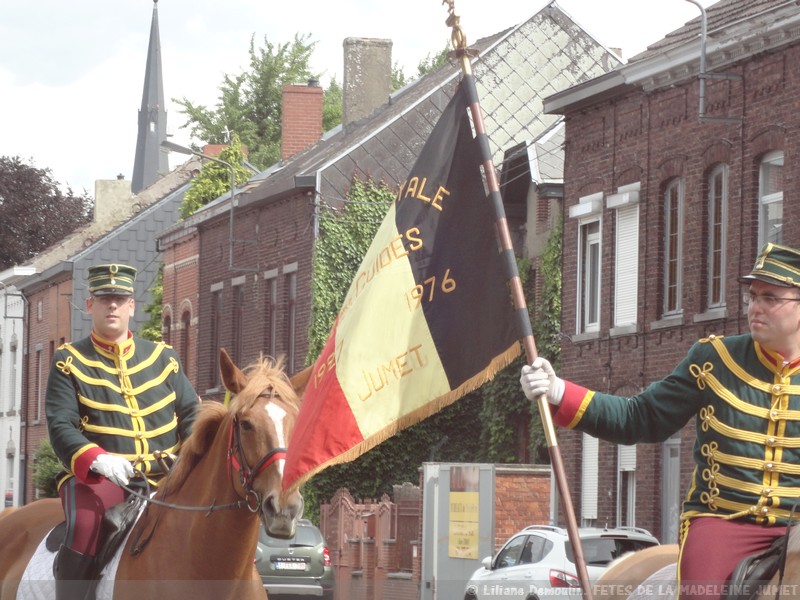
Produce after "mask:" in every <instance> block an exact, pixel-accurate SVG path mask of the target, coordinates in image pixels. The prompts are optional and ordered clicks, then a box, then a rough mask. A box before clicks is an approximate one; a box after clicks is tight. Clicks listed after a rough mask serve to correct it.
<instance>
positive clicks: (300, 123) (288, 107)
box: [281, 80, 322, 160]
mask: <svg viewBox="0 0 800 600" xmlns="http://www.w3.org/2000/svg"><path fill="white" fill-rule="evenodd" d="M312 83H313V84H314V85H312ZM321 137H322V88H321V87H319V84H318V83H317V82H315V81H314V80H312V81H311V82H309V85H307V86H306V85H288V86H286V87H284V88H283V112H282V114H281V158H282V159H283V160H286V159H287V158H290V157H292V156H294V155H295V154H297V153H298V152H300V151H301V150H305V149H306V148H308V147H309V146H311V145H312V144H315V143H317V142H318V141H319V139H320V138H321Z"/></svg>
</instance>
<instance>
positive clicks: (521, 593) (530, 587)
mask: <svg viewBox="0 0 800 600" xmlns="http://www.w3.org/2000/svg"><path fill="white" fill-rule="evenodd" d="M578 534H579V536H580V538H581V546H582V547H583V555H584V558H585V559H586V570H587V571H588V574H589V580H590V581H591V582H592V583H594V582H595V581H596V580H597V578H598V577H600V575H601V574H602V573H603V571H605V569H606V568H607V567H608V564H609V563H610V562H611V561H612V560H614V559H615V558H619V557H620V556H622V555H623V554H626V553H628V552H633V551H636V550H643V549H644V548H647V547H649V546H656V545H658V540H657V539H656V538H655V537H653V536H652V535H651V534H650V532H648V531H647V530H645V529H639V528H629V527H614V528H605V529H601V528H593V527H584V528H581V529H579V531H578ZM482 563H483V566H482V567H480V568H479V569H477V570H476V571H475V572H474V573H473V574H472V577H470V579H469V581H468V582H467V586H466V589H465V590H464V600H488V599H497V598H505V597H508V596H513V597H519V598H525V599H526V600H537V599H540V598H544V597H547V596H556V595H558V596H564V595H572V594H573V593H574V595H576V596H580V595H581V588H580V580H579V579H578V571H577V568H576V566H575V557H574V555H573V551H572V544H571V543H570V541H569V534H568V533H567V530H566V529H563V528H561V527H553V526H550V525H531V526H530V527H526V528H525V529H523V530H522V531H520V532H518V533H515V534H514V535H513V536H511V538H510V539H509V540H508V541H507V542H506V543H505V544H504V545H503V547H502V548H501V549H500V551H499V552H498V553H497V555H496V556H495V557H494V559H492V557H491V556H487V557H486V558H484V559H483V561H482Z"/></svg>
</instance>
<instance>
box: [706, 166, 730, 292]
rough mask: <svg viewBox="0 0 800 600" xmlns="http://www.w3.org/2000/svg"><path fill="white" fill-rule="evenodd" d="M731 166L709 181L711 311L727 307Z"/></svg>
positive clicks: (709, 281)
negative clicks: (729, 179) (726, 253)
mask: <svg viewBox="0 0 800 600" xmlns="http://www.w3.org/2000/svg"><path fill="white" fill-rule="evenodd" d="M727 217H728V165H719V166H718V167H716V168H715V169H714V170H713V171H711V175H709V178H708V290H707V292H706V293H707V294H708V296H707V297H708V307H709V308H713V307H717V306H722V305H724V304H725V246H726V244H727V237H728V232H727V228H726V227H725V224H726V222H727Z"/></svg>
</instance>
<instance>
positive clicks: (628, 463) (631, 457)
mask: <svg viewBox="0 0 800 600" xmlns="http://www.w3.org/2000/svg"><path fill="white" fill-rule="evenodd" d="M617 462H618V464H619V470H620V471H635V470H636V446H617Z"/></svg>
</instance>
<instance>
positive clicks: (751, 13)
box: [545, 0, 800, 114]
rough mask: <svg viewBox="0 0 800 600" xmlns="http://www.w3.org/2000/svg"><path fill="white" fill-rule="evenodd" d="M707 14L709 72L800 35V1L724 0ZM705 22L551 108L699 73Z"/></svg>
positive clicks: (559, 97)
mask: <svg viewBox="0 0 800 600" xmlns="http://www.w3.org/2000/svg"><path fill="white" fill-rule="evenodd" d="M698 13H699V9H698ZM706 17H707V27H706V40H705V51H706V65H705V66H706V72H707V73H711V72H715V73H724V69H725V68H726V67H729V66H731V65H733V64H735V63H737V62H739V61H741V60H745V59H747V58H749V57H750V56H753V55H756V54H759V53H763V52H768V51H771V50H776V49H779V48H781V47H784V46H786V45H789V44H792V43H797V41H798V40H800V11H799V10H798V3H797V1H796V0H790V1H786V0H721V1H720V2H717V3H715V4H713V5H711V6H709V7H708V8H707V9H706ZM701 23H702V19H701V15H700V14H698V16H697V17H695V18H694V19H692V20H690V21H688V22H687V23H686V24H685V25H684V26H683V27H680V28H678V29H676V30H675V31H673V32H671V33H669V34H667V35H666V36H665V37H664V38H662V39H661V40H658V41H656V42H654V43H653V44H651V45H650V46H648V47H647V49H646V50H645V51H644V52H641V53H639V54H637V55H636V56H633V57H632V58H631V59H630V60H629V61H628V62H627V63H626V64H624V65H620V66H618V67H617V68H615V69H614V70H612V71H610V72H608V73H606V74H604V75H600V76H599V77H596V78H594V79H592V80H590V81H587V82H584V83H582V84H578V85H575V86H573V87H572V88H569V89H566V90H564V91H561V92H557V93H555V94H553V95H552V96H549V97H547V98H546V99H545V110H547V111H548V112H549V113H551V114H565V113H566V112H569V111H571V110H580V109H583V108H586V107H588V106H592V105H593V104H596V103H598V102H602V101H604V100H608V99H610V98H614V97H618V96H621V95H623V94H626V93H630V92H631V91H644V92H650V91H653V90H655V89H661V88H665V87H670V86H674V85H681V84H683V83H685V82H686V81H688V80H690V79H692V78H696V77H697V76H698V74H699V72H700V57H701V52H702V46H703V44H702V40H701V35H700V33H701Z"/></svg>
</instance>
